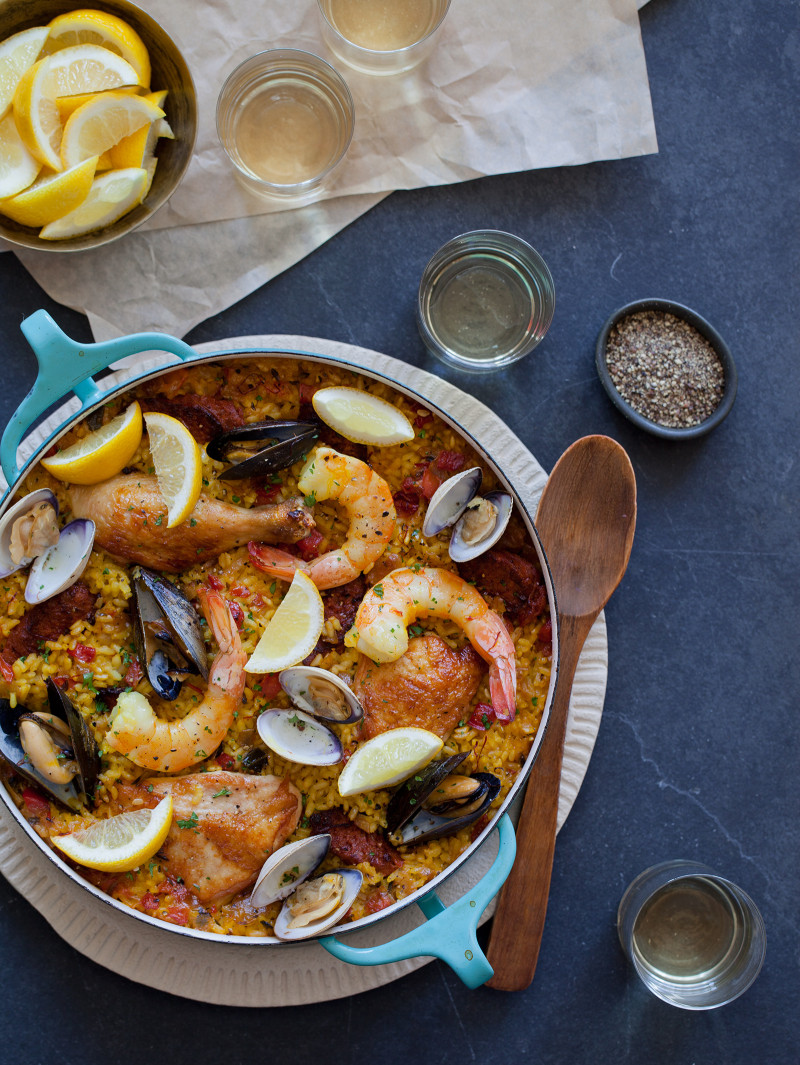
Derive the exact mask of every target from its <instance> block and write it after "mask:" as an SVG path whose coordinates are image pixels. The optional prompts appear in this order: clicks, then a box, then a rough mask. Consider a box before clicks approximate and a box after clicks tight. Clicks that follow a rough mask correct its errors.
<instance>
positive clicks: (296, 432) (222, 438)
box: [206, 421, 319, 481]
mask: <svg viewBox="0 0 800 1065" xmlns="http://www.w3.org/2000/svg"><path fill="white" fill-rule="evenodd" d="M318 432H319V430H318V427H317V426H316V425H314V424H313V423H312V422H292V421H272V422H257V423H256V424H254V425H245V426H242V427H241V428H240V429H232V430H231V431H230V432H228V433H221V434H220V435H219V436H215V437H214V439H213V440H211V441H209V443H208V445H207V446H206V452H207V454H208V455H209V456H210V457H211V458H212V459H216V460H217V461H218V462H231V463H232V465H230V466H229V467H228V468H227V469H226V470H223V471H222V473H220V474H219V477H220V479H221V480H224V481H238V480H242V479H243V478H244V477H261V476H264V475H265V474H268V473H277V472H278V471H279V470H285V469H287V468H288V467H289V466H293V465H294V464H295V462H297V461H298V460H299V459H301V458H302V457H303V456H304V455H305V454H306V453H307V452H308V450H309V448H310V447H311V445H312V443H313V442H314V440H316V438H317V436H318Z"/></svg>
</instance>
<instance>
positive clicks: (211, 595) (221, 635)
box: [197, 586, 239, 654]
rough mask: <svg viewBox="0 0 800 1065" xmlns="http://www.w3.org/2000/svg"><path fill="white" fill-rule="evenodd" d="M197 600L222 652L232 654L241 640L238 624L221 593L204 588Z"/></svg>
mask: <svg viewBox="0 0 800 1065" xmlns="http://www.w3.org/2000/svg"><path fill="white" fill-rule="evenodd" d="M197 598H198V599H199V600H200V608H201V609H202V611H203V616H204V617H205V619H206V621H207V622H208V624H209V626H210V627H211V631H212V632H213V633H214V639H215V640H216V641H217V644H218V645H219V649H220V651H221V652H222V653H223V654H228V653H230V652H231V651H232V650H233V649H234V647H235V645H236V643H238V642H239V640H238V630H237V628H236V622H235V621H234V620H233V615H232V614H231V612H230V608H229V607H228V604H227V603H226V602H225V600H224V599H223V598H222V596H221V595H220V594H219V592H214V591H210V590H209V589H208V588H206V587H202V586H201V587H200V588H199V589H198V591H197Z"/></svg>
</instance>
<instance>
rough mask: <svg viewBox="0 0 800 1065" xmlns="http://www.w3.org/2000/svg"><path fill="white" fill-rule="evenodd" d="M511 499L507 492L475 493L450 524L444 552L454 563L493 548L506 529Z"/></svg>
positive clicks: (467, 560)
mask: <svg viewBox="0 0 800 1065" xmlns="http://www.w3.org/2000/svg"><path fill="white" fill-rule="evenodd" d="M513 507H514V501H513V499H512V498H511V496H510V495H509V494H508V492H487V493H486V495H485V496H475V497H474V499H472V500H470V502H469V503H468V504H467V506H466V507H465V508H464V511H463V513H462V514H461V517H460V518H459V519H458V521H457V522H456V523H455V525H454V526H453V535H452V536H451V537H450V546H449V548H448V554H449V555H450V558H452V560H453V561H454V562H469V560H470V559H471V558H477V557H478V555H482V554H483V552H484V551H488V550H489V548H490V547H493V546H494V545H495V544H496V543H497V541H498V540H499V539H500V537H501V536H502V535H503V533H504V532H505V531H506V526H507V525H508V522H509V519H510V518H511V511H512V510H513Z"/></svg>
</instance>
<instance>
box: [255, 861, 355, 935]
mask: <svg viewBox="0 0 800 1065" xmlns="http://www.w3.org/2000/svg"><path fill="white" fill-rule="evenodd" d="M326 877H327V878H333V877H341V878H342V884H341V893H340V894H337V898H338V899H340V901H338V904H337V905H336V907H335V909H333V910H331V911H330V912H328V913H325V914H324V915H322V916H321V917H319V918H318V919H316V920H311V921H309V923H308V924H305V925H304V926H303V927H300V928H292V927H290V925H291V922H292V919H293V906H294V905H296V900H297V898H298V890H297V889H295V890H294V891H293V892H292V894H291V895H290V896H289V897H288V898H287V899H286V901H285V902H284V904H283V906H282V908H281V912H280V913H279V914H278V916H277V918H276V919H275V935H276V936H277V937H278V938H279V939H289V940H297V939H311V938H312V937H313V936H318V935H320V934H321V933H322V932H327V931H328V929H329V928H333V926H334V925H336V924H338V923H339V921H341V919H342V918H343V917H344V916H345V914H346V913H347V911H348V910H349V909H350V907H351V906H352V905H353V903H354V902H355V900H356V897H357V895H358V893H359V891H360V890H361V884H362V882H363V880H364V878H363V876H362V874H361V871H360V870H358V869H334V870H331V871H330V872H329V873H325V874H324V876H321V877H318V878H317V880H310V881H306V882H305V884H304V885H302V887H301V889H300V890H303V889H305V891H309V889H310V890H312V891H313V888H314V885H316V884H318V882H319V881H323V880H325V879H326Z"/></svg>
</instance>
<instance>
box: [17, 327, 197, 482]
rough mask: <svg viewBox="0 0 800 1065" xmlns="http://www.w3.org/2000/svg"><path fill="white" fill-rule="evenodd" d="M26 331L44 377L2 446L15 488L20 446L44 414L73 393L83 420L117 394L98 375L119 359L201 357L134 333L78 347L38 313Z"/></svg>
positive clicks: (170, 340)
mask: <svg viewBox="0 0 800 1065" xmlns="http://www.w3.org/2000/svg"><path fill="white" fill-rule="evenodd" d="M20 328H21V329H22V332H23V335H24V336H25V339H26V340H27V341H28V343H29V344H30V346H31V347H32V348H33V351H34V354H35V355H36V359H37V361H38V363H39V372H38V374H37V375H36V380H35V381H34V384H33V388H32V389H31V390H30V392H29V393H28V394H27V396H26V397H25V399H23V401H22V403H20V405H19V407H18V408H17V411H16V413H15V414H14V416H13V417H12V419H11V421H10V422H9V423H8V425H7V426H6V428H5V430H4V431H3V437H2V441H0V465H2V467H3V473H4V474H5V476H6V480H7V481H8V483H9V485H12V484H13V483H14V481H15V480H16V479H17V476H18V475H19V473H20V467H18V466H17V448H18V447H19V445H20V441H21V440H22V438H23V437H24V436H25V434H26V433H27V432H28V430H29V429H30V427H31V426H32V425H33V423H34V422H35V421H36V419H37V418H38V417H39V415H40V414H44V412H45V411H46V410H47V409H48V407H50V406H52V404H54V403H56V402H57V401H58V400H59V399H63V398H64V397H65V396H66V394H67V392H69V391H70V390H72V391H73V392H74V393H75V395H76V396H77V397H78V399H79V400H80V401H81V408H80V410H79V411H78V412H76V414H75V417H76V418H77V417H79V416H80V415H81V414H83V413H84V412H85V411H86V410H87V409H88V408H89V407H94V406H96V405H97V404H98V403H101V402H102V401H103V399H104V398H105V397H106V396H107V395H109V393H110V392H112V391H114V389H107V390H105V391H104V390H103V389H102V388H101V387H100V386H99V385H98V384H97V383H96V381H95V380H94V378H93V377H92V374H94V373H97V372H98V371H99V370H105V369H106V367H107V366H110V365H111V363H112V362H116V361H117V359H122V358H125V356H126V355H138V354H139V353H140V352H142V351H168V352H170V353H171V354H173V355H177V356H178V358H179V359H188V358H191V357H192V356H194V355H195V354H196V352H194V351H193V350H192V348H190V347H189V345H188V344H184V342H183V341H182V340H178V339H177V338H176V337H172V336H168V335H167V334H166V333H134V334H132V335H131V336H126V337H119V338H118V339H117V340H107V341H105V342H103V343H100V344H78V343H76V341H74V340H71V339H70V338H69V337H68V336H67V335H66V333H64V332H63V330H62V329H60V328H59V326H57V325H56V323H55V322H54V321H53V319H52V318H51V317H50V315H49V314H48V313H47V311H36V312H35V313H34V314H32V315H31V316H30V317H29V318H26V319H25V320H24V321H23V322H22V325H21V326H20ZM55 435H56V434H55V433H54V434H53V436H55Z"/></svg>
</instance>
